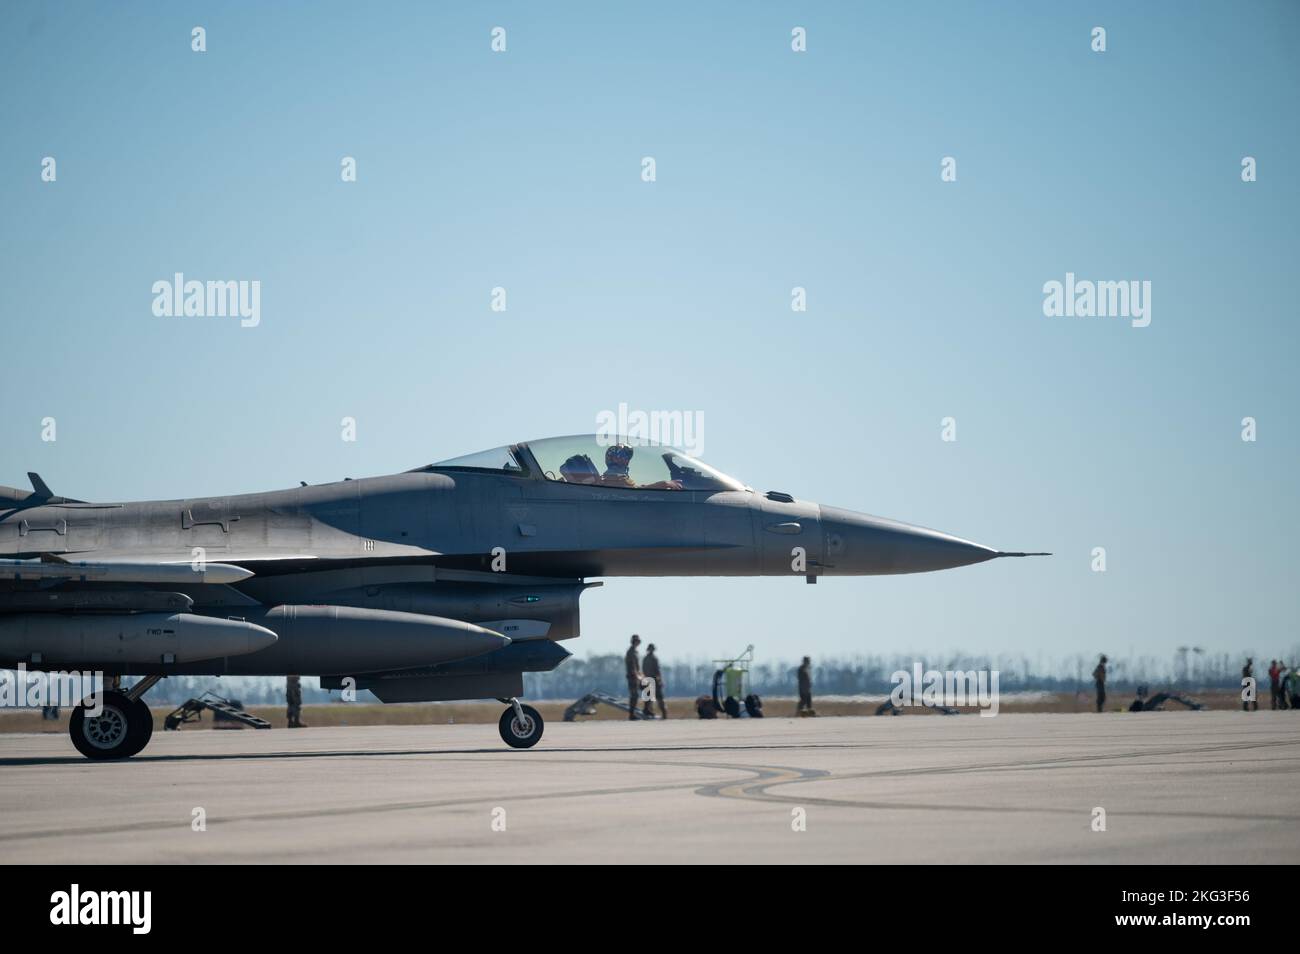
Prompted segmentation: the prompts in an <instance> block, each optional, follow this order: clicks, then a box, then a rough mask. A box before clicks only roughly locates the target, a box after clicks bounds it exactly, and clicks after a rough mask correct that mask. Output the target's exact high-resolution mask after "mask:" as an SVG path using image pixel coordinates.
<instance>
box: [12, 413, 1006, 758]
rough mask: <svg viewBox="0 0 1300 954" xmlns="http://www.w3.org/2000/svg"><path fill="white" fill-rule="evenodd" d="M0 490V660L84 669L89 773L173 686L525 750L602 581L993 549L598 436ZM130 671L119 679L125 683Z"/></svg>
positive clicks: (882, 561)
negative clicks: (425, 725)
mask: <svg viewBox="0 0 1300 954" xmlns="http://www.w3.org/2000/svg"><path fill="white" fill-rule="evenodd" d="M28 478H29V479H30V481H31V484H32V490H31V491H30V492H28V491H24V490H17V489H14V488H10V487H0V557H3V559H0V667H6V668H14V667H17V666H18V665H20V664H22V665H23V666H26V667H27V668H29V669H32V670H44V671H49V672H64V671H80V672H87V671H96V672H102V673H104V674H105V677H106V681H107V688H106V689H105V691H103V692H102V693H100V694H99V696H100V698H98V699H97V700H95V702H94V704H92V700H91V699H89V698H88V699H86V700H84V701H83V704H82V705H81V706H78V707H76V708H75V709H74V710H73V713H72V718H71V720H70V723H69V734H70V735H71V736H72V742H73V744H74V745H75V746H76V747H77V749H78V750H79V751H80V752H81V753H82V754H83V755H85V756H86V757H88V758H91V759H121V758H127V757H130V756H132V755H135V754H136V753H138V752H139V751H141V750H142V749H143V748H144V746H145V745H146V744H147V743H148V741H149V737H150V735H151V734H152V726H153V722H152V718H151V716H150V712H149V709H148V707H147V706H146V705H145V703H144V698H143V697H144V694H145V693H146V692H147V691H148V690H149V689H150V688H151V687H152V686H153V685H155V684H156V683H157V682H158V680H159V679H162V678H163V677H165V676H168V675H172V674H187V675H210V676H225V675H246V676H283V675H286V674H291V673H292V674H310V675H317V676H319V677H320V680H321V685H322V687H324V688H327V689H340V688H352V689H356V690H361V689H368V690H370V691H371V692H373V693H374V694H375V695H376V696H377V697H378V698H379V699H381V700H382V701H384V702H415V701H430V700H452V699H482V698H495V699H499V700H501V701H502V702H503V703H505V704H506V709H505V711H504V712H503V713H502V714H501V720H500V730H501V737H502V738H503V739H504V740H505V742H506V743H507V744H508V745H510V746H513V747H515V748H528V747H531V746H533V745H535V744H536V743H537V741H538V740H539V739H540V738H541V736H542V717H541V715H539V714H538V712H537V710H536V709H534V708H533V707H531V706H527V705H523V704H522V703H521V702H520V701H519V696H521V695H522V694H523V674H524V673H525V672H546V671H549V670H552V669H554V668H555V667H556V666H557V665H559V664H560V663H561V662H562V661H563V660H564V659H566V658H567V657H568V656H569V653H568V652H567V651H566V650H565V649H563V648H562V647H561V646H560V641H561V640H565V639H571V638H573V637H575V636H577V635H578V634H579V626H578V600H579V597H580V596H581V594H582V592H583V590H585V589H586V588H587V587H590V586H600V585H601V584H600V583H599V582H590V581H589V578H591V577H614V576H790V575H797V576H803V577H806V578H807V581H808V582H809V583H816V582H817V579H818V577H822V576H859V575H874V574H889V573H921V572H926V571H929V570H945V569H950V568H952V567H959V566H966V565H967V564H971V563H980V562H983V561H985V560H991V559H994V558H995V557H1010V556H1028V555H1030V554H1025V553H1003V552H1000V551H997V550H992V549H989V548H988V547H984V546H980V545H979V544H977V543H971V542H969V541H967V540H962V539H959V538H957V537H953V536H949V535H948V534H946V533H939V532H937V531H934V530H926V529H923V528H921V527H915V526H910V525H908V524H905V523H898V522H895V521H893V520H885V519H881V518H879V517H871V516H867V515H865V514H860V513H854V512H852V511H848V510H839V509H836V508H834V507H826V506H819V505H818V504H815V503H809V502H806V501H802V500H796V499H795V498H794V497H792V496H790V495H789V494H786V493H780V492H777V491H769V492H767V493H759V492H756V491H754V490H753V489H751V488H749V487H747V486H745V485H744V484H742V483H740V482H739V481H736V480H733V479H732V478H730V477H728V476H726V475H725V474H722V473H719V472H718V471H716V470H714V469H713V468H711V467H709V466H708V465H706V464H704V463H701V462H700V461H698V460H695V459H692V458H691V457H688V456H687V455H685V454H683V453H681V452H680V451H678V450H676V449H674V448H672V447H667V446H663V445H657V444H650V443H646V442H638V441H634V440H628V439H623V438H610V437H605V436H599V437H598V436H593V435H588V436H578V437H556V438H550V439H547V440H540V441H528V442H526V443H520V444H511V445H509V446H507V447H499V448H497V449H495V450H490V451H484V452H482V453H478V454H472V455H470V456H467V457H458V458H455V459H453V460H446V461H443V462H441V463H437V464H430V465H428V466H426V467H417V468H415V469H414V470H410V471H406V472H405V473H400V474H393V475H390V476H387V477H371V478H366V479H360V480H344V481H341V482H338V483H332V484H322V485H319V486H306V485H304V486H302V487H298V488H294V489H291V490H276V491H271V492H269V493H260V494H243V495H240V496H232V497H205V498H195V499H186V500H164V501H147V502H141V503H86V502H84V501H81V500H73V499H70V498H67V497H60V496H57V495H55V494H54V493H53V492H52V491H51V490H50V488H49V487H48V486H46V484H45V482H44V481H43V480H42V479H41V478H40V476H39V475H37V474H28ZM127 676H138V677H141V678H140V679H138V681H136V682H135V683H134V685H132V686H131V687H130V688H123V683H122V681H121V680H122V677H127Z"/></svg>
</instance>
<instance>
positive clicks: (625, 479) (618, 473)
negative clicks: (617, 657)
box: [600, 444, 640, 642]
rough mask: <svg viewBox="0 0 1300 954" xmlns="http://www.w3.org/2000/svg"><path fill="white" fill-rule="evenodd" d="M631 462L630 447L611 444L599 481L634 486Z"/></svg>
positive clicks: (609, 484)
mask: <svg viewBox="0 0 1300 954" xmlns="http://www.w3.org/2000/svg"><path fill="white" fill-rule="evenodd" d="M631 463H632V448H631V447H629V446H628V445H627V444H611V445H610V446H609V447H607V448H606V449H605V473H604V474H602V475H601V478H600V482H601V483H602V484H603V485H605V486H606V487H635V486H636V481H634V480H633V479H632V477H631V475H630V474H628V472H627V468H628V465H629V464H631ZM634 638H635V637H634ZM637 641H638V642H639V641H640V640H637Z"/></svg>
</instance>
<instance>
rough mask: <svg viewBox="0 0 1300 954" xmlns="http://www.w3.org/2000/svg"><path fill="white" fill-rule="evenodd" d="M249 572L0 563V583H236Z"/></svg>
mask: <svg viewBox="0 0 1300 954" xmlns="http://www.w3.org/2000/svg"><path fill="white" fill-rule="evenodd" d="M253 575H254V574H253V571H252V570H245V569H244V568H243V567H242V566H234V565H232V564H230V563H202V562H195V563H98V562H95V561H88V560H81V561H77V562H72V561H67V562H65V561H62V560H58V561H53V562H41V561H36V560H0V580H75V581H77V582H80V583H174V584H178V585H183V584H186V583H189V584H195V583H217V584H222V583H238V582H240V581H241V580H246V579H248V578H249V577H250V576H253Z"/></svg>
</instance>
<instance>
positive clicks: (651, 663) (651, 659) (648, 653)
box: [641, 643, 668, 719]
mask: <svg viewBox="0 0 1300 954" xmlns="http://www.w3.org/2000/svg"><path fill="white" fill-rule="evenodd" d="M641 671H642V672H644V673H645V674H646V676H647V677H648V678H650V679H653V680H654V683H655V698H656V699H658V700H659V718H661V719H667V718H668V707H667V706H666V705H665V704H664V675H663V672H662V671H661V670H660V669H659V657H658V656H656V655H655V644H654V643H651V644H650V645H649V646H647V647H646V649H645V662H644V663H643V664H642V665H641ZM645 711H646V715H654V712H653V710H652V708H651V705H650V700H649V699H647V700H646V701H645Z"/></svg>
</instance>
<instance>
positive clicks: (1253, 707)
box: [1241, 659, 1259, 712]
mask: <svg viewBox="0 0 1300 954" xmlns="http://www.w3.org/2000/svg"><path fill="white" fill-rule="evenodd" d="M1247 679H1249V680H1251V681H1254V679H1255V660H1253V659H1247V660H1246V665H1244V666H1242V667H1241V682H1242V687H1241V692H1242V700H1241V711H1242V712H1252V711H1253V712H1258V711H1259V695H1258V693H1257V692H1253V693H1252V694H1254V695H1255V698H1254V699H1252V700H1250V701H1247V700H1246V698H1245V693H1246V680H1247ZM1252 689H1253V687H1252Z"/></svg>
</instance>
